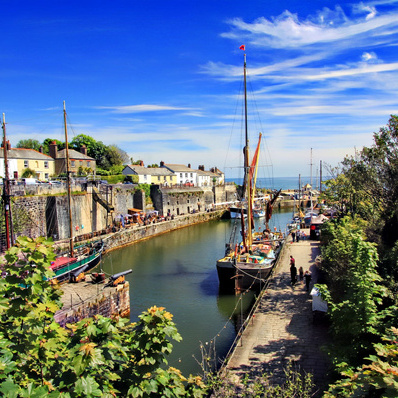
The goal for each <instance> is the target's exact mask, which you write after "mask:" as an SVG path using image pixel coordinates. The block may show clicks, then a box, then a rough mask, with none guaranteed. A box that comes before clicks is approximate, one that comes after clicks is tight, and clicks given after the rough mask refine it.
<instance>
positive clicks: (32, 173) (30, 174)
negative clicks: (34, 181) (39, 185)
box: [21, 167, 36, 178]
mask: <svg viewBox="0 0 398 398" xmlns="http://www.w3.org/2000/svg"><path fill="white" fill-rule="evenodd" d="M30 177H36V172H35V171H34V170H32V169H30V168H29V167H27V168H26V169H25V170H24V171H23V172H22V175H21V178H30Z"/></svg>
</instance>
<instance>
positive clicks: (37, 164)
mask: <svg viewBox="0 0 398 398" xmlns="http://www.w3.org/2000/svg"><path fill="white" fill-rule="evenodd" d="M35 163H36V169H38V168H39V162H38V161H37V160H36V162H35Z"/></svg>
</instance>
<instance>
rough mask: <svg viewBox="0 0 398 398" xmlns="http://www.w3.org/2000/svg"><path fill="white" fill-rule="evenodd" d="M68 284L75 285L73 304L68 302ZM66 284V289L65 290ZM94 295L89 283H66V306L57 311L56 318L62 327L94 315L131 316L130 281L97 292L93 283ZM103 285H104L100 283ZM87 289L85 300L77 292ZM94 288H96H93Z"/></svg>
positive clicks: (71, 298)
mask: <svg viewBox="0 0 398 398" xmlns="http://www.w3.org/2000/svg"><path fill="white" fill-rule="evenodd" d="M68 285H73V290H74V295H73V297H72V296H70V300H71V301H72V304H68V301H69V294H68V292H67V291H65V290H67V287H68ZM64 286H65V290H64ZM92 286H93V288H92V289H91V290H92V295H91V296H90V293H89V292H87V290H90V289H87V284H84V283H77V284H65V285H62V287H61V289H62V290H64V299H63V301H64V306H63V308H62V309H61V310H59V311H58V312H56V314H55V316H54V319H55V321H56V322H57V323H59V324H60V325H61V326H62V327H66V325H67V324H68V323H76V322H79V321H81V320H82V319H85V318H91V317H93V316H94V315H102V316H104V317H108V318H112V317H115V316H121V317H129V316H130V292H129V283H128V281H126V282H125V283H124V284H121V285H117V286H116V287H108V288H105V289H102V290H100V291H99V292H97V293H96V291H95V285H92ZM100 286H101V287H103V285H100ZM82 289H84V290H86V292H85V294H86V296H87V295H88V296H87V297H85V298H84V300H79V298H82V296H81V295H79V294H76V292H78V291H79V290H82ZM93 289H94V290H93Z"/></svg>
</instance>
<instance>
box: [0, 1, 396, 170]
mask: <svg viewBox="0 0 398 398" xmlns="http://www.w3.org/2000/svg"><path fill="white" fill-rule="evenodd" d="M0 12H1V17H2V22H1V24H0V33H1V38H2V40H1V48H0V89H1V95H0V112H1V113H5V117H6V122H7V136H8V138H9V139H10V140H11V144H12V145H15V144H16V143H17V142H18V141H19V140H20V139H26V138H32V139H37V140H39V141H43V140H44V139H45V138H57V139H59V140H63V127H62V123H63V119H62V102H63V101H64V100H65V101H66V108H67V113H68V121H69V123H70V127H69V139H71V138H73V136H75V135H78V134H86V135H89V136H92V137H94V138H95V139H96V140H100V141H102V142H103V143H105V144H116V145H117V146H119V147H120V148H122V149H123V150H124V151H126V152H127V153H128V154H129V156H130V157H132V158H133V159H134V160H138V159H142V160H144V162H145V164H152V163H159V162H160V161H161V160H163V161H165V162H166V163H180V164H188V163H190V164H192V167H194V168H197V167H198V165H202V164H203V165H204V166H205V168H206V169H209V168H210V167H213V166H217V167H219V168H220V169H223V170H224V171H225V172H226V174H227V177H228V176H230V177H233V176H234V175H238V174H239V168H238V165H239V163H240V159H241V156H240V153H241V147H242V141H241V137H242V131H241V130H242V128H241V127H242V123H241V118H242V101H241V99H242V70H243V69H242V65H243V55H244V53H246V56H247V68H248V92H249V113H250V122H249V131H250V135H251V144H252V146H254V145H255V142H256V137H257V135H258V133H259V131H261V132H262V133H263V136H264V138H265V140H264V145H263V154H264V156H266V157H264V158H263V159H264V160H261V161H260V166H261V167H262V168H264V169H266V170H267V171H266V173H265V174H270V173H272V175H274V176H296V175H297V176H298V174H301V175H309V174H310V163H311V159H312V163H313V165H314V171H313V173H315V169H316V167H317V165H319V161H320V160H322V161H323V162H324V163H326V164H329V165H331V166H336V165H337V164H338V163H339V162H340V161H341V160H342V159H343V157H344V156H345V155H354V153H355V150H359V149H361V148H362V147H363V146H369V145H371V143H372V134H373V132H375V131H378V130H379V128H380V127H382V126H384V125H385V124H387V122H388V119H389V117H390V115H391V114H398V48H397V45H398V0H397V1H392V0H390V1H388V0H385V1H384V0H380V1H377V0H376V1H367V2H352V3H348V2H336V1H329V0H322V1H320V0H319V1H318V0H312V1H302V0H300V1H295V0H294V1H293V0H289V1H283V0H281V1H278V2H275V1H272V2H271V1H264V0H248V1H247V2H242V1H238V0H201V1H194V0H168V1H164V0H162V1H158V0H142V1H132V0H128V1H127V0H116V1H115V0H114V1H101V0H98V1H95V2H94V1H90V0H87V1H75V0H70V1H58V0H55V1H54V0H52V1H40V0H37V1H27V0H25V1H20V0H12V1H11V0H5V1H3V2H2V7H1V10H0ZM242 44H244V45H245V46H246V50H245V51H244V52H243V51H241V50H240V49H239V47H240V46H241V45H242ZM252 114H253V121H252ZM311 148H312V157H311ZM259 173H260V172H259ZM259 175H260V176H261V174H259Z"/></svg>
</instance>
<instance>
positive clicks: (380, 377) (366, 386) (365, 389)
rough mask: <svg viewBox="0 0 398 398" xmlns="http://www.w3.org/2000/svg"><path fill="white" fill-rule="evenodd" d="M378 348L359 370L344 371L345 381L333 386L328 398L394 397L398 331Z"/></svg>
mask: <svg viewBox="0 0 398 398" xmlns="http://www.w3.org/2000/svg"><path fill="white" fill-rule="evenodd" d="M382 340H383V341H382V342H380V343H377V344H375V345H374V347H375V351H376V352H375V354H374V355H370V356H369V357H368V358H366V359H367V363H365V364H364V365H362V366H361V367H359V368H358V369H357V370H349V371H343V372H342V375H343V378H342V379H341V380H339V381H337V382H336V383H334V384H333V385H331V386H330V388H329V391H328V392H326V393H325V395H324V396H325V398H337V397H347V398H348V397H369V398H370V397H391V398H395V397H396V396H397V391H398V357H397V352H398V329H396V328H394V327H392V328H391V329H390V330H389V331H387V333H386V335H385V336H383V339H382Z"/></svg>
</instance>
